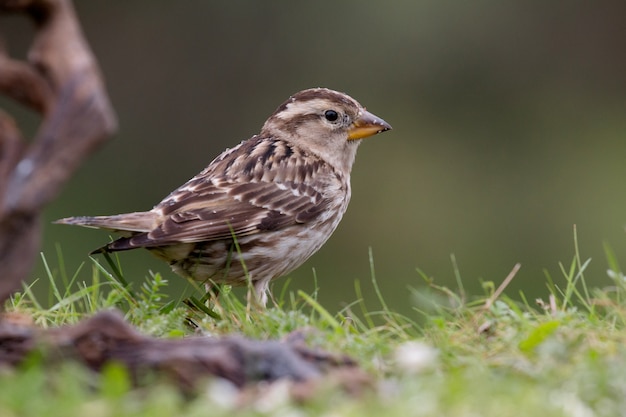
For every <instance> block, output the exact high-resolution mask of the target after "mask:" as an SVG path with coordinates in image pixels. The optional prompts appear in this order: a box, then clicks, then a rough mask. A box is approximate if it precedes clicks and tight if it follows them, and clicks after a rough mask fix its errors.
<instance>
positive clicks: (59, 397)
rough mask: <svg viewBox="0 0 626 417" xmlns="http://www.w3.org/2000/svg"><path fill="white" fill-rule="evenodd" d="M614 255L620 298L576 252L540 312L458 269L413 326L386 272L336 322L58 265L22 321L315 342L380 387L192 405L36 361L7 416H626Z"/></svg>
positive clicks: (286, 297)
mask: <svg viewBox="0 0 626 417" xmlns="http://www.w3.org/2000/svg"><path fill="white" fill-rule="evenodd" d="M605 252H606V254H607V264H608V270H609V277H610V278H611V279H612V280H613V285H612V286H611V287H610V288H605V289H597V288H589V287H588V285H587V283H586V281H587V280H586V278H585V273H586V269H587V268H588V265H589V261H587V260H584V259H583V258H581V255H580V253H579V251H578V244H577V242H576V241H575V255H574V257H573V259H572V261H571V262H569V263H567V264H562V265H561V268H560V275H559V276H554V277H553V276H550V275H549V274H547V273H546V295H545V298H543V299H541V300H537V301H535V300H527V299H525V297H524V296H523V294H522V296H521V297H520V299H518V300H514V299H512V298H510V297H509V296H508V295H507V294H506V286H507V285H508V283H509V282H510V281H511V280H512V279H514V275H515V270H514V271H512V273H511V275H510V276H509V277H508V278H507V280H505V281H504V282H503V283H501V284H499V283H491V282H487V283H484V288H485V293H484V294H482V295H481V296H475V297H472V296H470V295H468V294H466V292H465V290H464V289H463V280H462V276H461V273H460V272H459V271H458V268H456V267H455V274H456V277H457V286H458V288H457V289H456V290H451V289H449V288H445V287H441V286H438V285H437V284H436V282H433V281H432V280H431V279H430V278H428V277H427V276H426V275H425V274H423V273H421V272H419V274H418V275H421V276H422V278H423V279H424V280H425V282H426V283H427V285H428V286H429V289H430V290H429V292H427V293H428V294H430V296H429V297H427V298H424V297H422V300H421V301H422V302H420V303H419V305H420V307H419V308H417V307H416V309H415V314H414V316H413V317H405V316H400V315H398V314H395V313H394V312H393V311H392V310H391V309H390V308H389V307H388V305H387V304H386V302H385V300H384V298H383V297H382V296H381V293H380V291H379V290H378V288H377V284H376V279H375V275H374V273H373V272H372V281H371V282H370V283H357V285H356V286H355V288H356V291H355V302H354V303H352V304H351V305H349V306H347V307H346V308H344V309H343V310H342V311H340V312H338V313H336V314H333V313H330V312H329V311H328V310H326V309H325V308H324V306H322V305H320V303H319V302H318V301H317V297H316V293H313V294H306V293H303V292H300V291H293V290H291V289H290V288H289V286H288V285H286V286H285V288H284V289H282V290H281V289H280V288H278V289H276V288H275V293H277V295H276V297H277V302H276V305H272V306H270V307H269V308H268V309H267V310H265V311H262V310H259V309H256V308H249V307H248V306H247V305H246V303H245V297H238V296H236V295H234V294H233V292H230V291H228V289H227V290H226V291H225V292H224V293H223V294H222V295H221V301H220V306H216V307H214V309H213V312H214V313H217V314H219V318H216V317H217V316H216V315H215V314H213V316H211V315H207V314H205V313H204V312H202V311H199V310H195V309H192V310H190V309H189V308H187V307H186V306H185V304H184V303H182V300H171V299H169V298H168V296H166V295H165V293H164V289H165V286H166V285H167V282H166V281H165V280H164V279H163V278H162V277H160V276H159V275H151V276H150V277H149V278H148V279H146V280H145V282H144V283H142V284H136V285H138V287H131V288H130V289H129V288H128V287H126V286H124V285H123V284H122V283H120V281H119V279H118V278H116V277H115V276H114V275H113V274H111V273H110V272H108V271H110V270H112V268H111V266H110V265H107V266H106V267H104V266H103V265H102V264H100V263H99V262H98V261H96V260H92V264H91V265H90V266H89V267H88V266H84V267H83V268H82V269H81V270H80V271H77V272H76V273H74V274H71V275H70V274H67V273H66V272H65V271H64V267H63V262H62V256H59V261H58V265H57V266H56V267H54V268H52V267H50V268H47V269H48V280H49V284H50V286H51V288H52V290H51V291H50V298H49V299H47V300H45V302H44V301H40V300H38V299H37V298H36V296H35V295H34V293H33V291H32V288H30V287H29V288H25V289H24V291H23V292H21V293H19V294H16V295H15V297H13V298H12V299H11V300H10V302H8V303H7V309H8V310H9V311H14V312H18V313H21V314H25V315H27V316H30V317H32V319H33V320H34V321H35V323H36V324H37V325H39V326H42V327H51V326H58V325H62V324H67V323H76V322H77V321H79V320H80V319H81V318H83V317H85V316H87V315H90V314H93V313H94V312H96V311H98V310H102V309H107V308H118V309H120V310H122V311H123V312H124V314H125V315H126V318H127V320H128V321H129V322H131V323H133V324H134V325H135V326H137V327H138V328H139V329H140V330H141V331H142V332H145V333H147V334H152V335H155V336H159V337H182V336H185V335H191V334H193V333H201V334H202V333H204V334H217V335H220V334H230V333H238V334H244V335H246V336H249V337H253V338H260V339H279V338H281V337H284V336H285V335H287V334H289V333H290V332H292V331H295V330H298V329H309V331H308V334H309V335H310V343H312V344H313V345H316V346H320V347H323V348H324V349H326V350H329V351H336V352H344V353H347V354H349V355H351V356H352V357H354V358H356V359H357V360H358V362H359V363H360V364H361V366H362V367H363V368H364V369H365V370H366V371H367V372H368V373H369V374H370V375H371V377H372V386H371V387H370V388H369V389H367V392H366V393H365V394H363V395H361V396H358V397H354V396H351V395H349V394H347V393H345V392H343V391H342V390H340V389H338V388H337V384H336V383H334V382H332V381H328V383H327V384H322V385H321V386H319V387H318V388H317V390H316V391H315V393H314V394H313V395H312V397H311V399H309V400H307V401H305V402H299V401H295V400H293V399H292V398H291V397H290V396H289V395H288V394H287V392H288V389H289V386H288V384H286V383H278V384H274V385H271V386H268V385H265V386H261V387H257V388H256V389H250V390H249V392H247V393H246V395H245V396H239V395H238V394H237V393H235V392H234V390H233V389H232V387H230V386H229V385H228V384H226V383H224V382H221V381H218V380H212V381H207V385H206V388H205V389H203V390H201V392H200V394H199V395H198V396H197V397H195V398H192V399H189V398H183V397H182V396H181V395H180V394H179V392H178V391H177V390H176V389H174V388H173V387H171V386H168V385H167V384H165V383H163V384H157V385H156V386H150V387H143V388H140V389H132V388H131V387H130V384H129V383H128V379H127V376H126V373H125V370H124V369H122V368H120V367H116V366H111V367H109V368H108V369H107V370H106V372H104V373H103V374H102V375H93V374H90V373H89V372H87V371H85V370H84V369H81V368H80V367H78V366H77V365H73V364H65V365H57V366H54V367H50V366H47V367H44V366H42V364H41V360H39V359H38V358H31V359H30V360H29V361H27V363H25V364H23V365H22V366H21V367H20V368H19V369H18V370H15V371H6V370H5V371H3V372H0V415H1V416H38V417H39V416H74V415H75V416H84V415H90V416H127V415H128V416H152V417H153V416H157V417H158V416H174V415H175V416H196V415H197V416H201V415H209V414H210V415H217V416H221V415H223V416H232V415H242V416H248V415H250V416H252V415H290V416H292V415H294V416H304V415H327V416H339V415H341V416H343V415H346V416H352V415H353V416H380V415H385V416H407V415H419V416H442V415H450V416H498V417H502V416H523V415H532V413H536V414H537V415H538V414H539V413H541V415H549V416H573V417H579V416H580V417H587V416H596V415H598V416H616V415H626V378H625V377H624V375H626V332H625V324H626V301H625V300H626V280H625V277H624V274H623V273H622V271H621V269H620V267H619V265H618V263H617V261H616V257H615V255H614V254H613V253H612V251H611V250H610V248H609V247H606V248H605ZM114 261H115V260H114ZM44 262H46V261H45V259H44ZM453 264H454V259H453ZM46 265H47V263H46ZM87 269H89V271H87ZM113 269H114V268H113ZM372 271H373V268H372ZM120 274H121V273H120ZM85 276H86V277H87V278H84V277H85ZM39 284H40V283H35V284H33V285H39ZM363 285H373V286H374V289H375V290H376V291H375V292H376V294H378V298H377V299H376V300H363V299H362V296H361V286H363ZM277 290H278V291H277ZM423 293H424V292H423V291H422V292H420V294H423ZM195 295H196V296H197V297H200V295H199V293H196V294H195ZM372 305H377V307H374V308H372V307H371V306H372ZM190 317H191V319H192V322H193V323H194V326H189V324H188V323H189V321H188V319H189V318H190Z"/></svg>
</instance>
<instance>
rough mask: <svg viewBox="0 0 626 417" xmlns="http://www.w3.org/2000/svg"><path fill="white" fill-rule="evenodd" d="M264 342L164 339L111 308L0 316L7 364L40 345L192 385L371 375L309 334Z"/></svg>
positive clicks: (0, 360) (45, 350)
mask: <svg viewBox="0 0 626 417" xmlns="http://www.w3.org/2000/svg"><path fill="white" fill-rule="evenodd" d="M298 336H299V335H298V334H296V335H295V336H294V337H290V338H287V339H286V340H284V341H257V340H251V339H247V338H244V337H241V336H225V337H219V338H218V337H199V336H194V337H188V338H183V339H159V338H153V337H148V336H144V335H142V334H140V333H139V332H137V331H136V330H135V329H133V328H132V327H131V326H130V325H128V324H127V323H126V322H125V321H124V320H123V319H122V316H121V314H119V313H118V312H115V311H103V312H100V313H98V314H96V315H95V316H93V317H92V318H90V319H87V320H84V321H82V322H80V323H79V324H77V325H74V326H65V327H60V328H56V329H50V330H41V329H36V328H33V327H30V326H28V325H21V324H15V323H13V322H12V321H11V320H2V321H0V367H2V366H15V365H17V364H19V363H20V362H21V361H22V360H23V359H24V358H26V357H27V356H28V355H30V354H32V353H33V352H34V351H37V352H38V354H39V355H40V356H42V357H43V358H44V359H47V361H48V362H53V363H58V362H59V361H62V360H68V361H69V360H73V361H78V362H80V363H82V364H84V365H86V366H87V367H89V368H90V369H92V370H94V371H100V370H102V369H103V367H105V366H106V365H107V364H110V363H116V364H123V365H125V367H126V368H127V369H128V370H129V372H130V375H131V376H132V378H133V380H134V382H135V383H136V384H137V385H141V381H142V380H145V378H144V377H145V376H146V375H159V376H165V377H166V378H168V379H169V380H170V381H172V382H173V383H175V384H176V385H177V386H179V387H180V388H181V389H182V390H183V391H184V392H193V390H194V388H196V387H197V386H198V382H200V381H204V380H205V379H206V378H207V377H219V378H224V379H226V380H228V381H230V382H232V383H233V384H234V385H235V386H237V387H239V388H244V387H246V386H249V384H252V383H257V382H262V381H263V382H273V381H276V380H279V379H289V380H291V381H293V382H294V383H311V382H314V381H318V380H320V379H321V378H322V377H324V376H326V375H328V374H332V373H333V372H335V371H341V372H342V376H343V379H342V381H340V384H341V385H342V386H344V387H345V388H346V389H348V390H350V391H354V387H355V386H358V387H360V388H362V387H363V386H364V385H366V382H367V381H369V379H368V378H367V377H366V374H365V373H364V372H363V371H362V370H361V369H360V368H359V367H358V366H357V365H356V363H355V362H354V361H353V360H352V359H351V358H349V357H347V356H345V355H333V354H330V353H328V352H325V351H322V350H319V349H311V348H309V347H307V346H306V345H305V343H304V338H303V337H298Z"/></svg>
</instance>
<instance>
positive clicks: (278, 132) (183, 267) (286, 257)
mask: <svg viewBox="0 0 626 417" xmlns="http://www.w3.org/2000/svg"><path fill="white" fill-rule="evenodd" d="M390 129H391V126H390V125H389V124H388V123H387V122H385V121H384V120H383V119H381V118H379V117H377V116H375V115H374V114H372V113H370V112H368V111H366V110H365V107H363V106H361V105H360V104H359V103H358V102H357V101H356V100H354V99H353V98H352V97H350V96H348V95H347V94H343V93H340V92H337V91H333V90H329V89H326V88H313V89H308V90H303V91H300V92H298V93H296V94H294V95H292V96H291V97H289V98H288V99H287V100H286V101H285V102H284V103H282V104H281V105H280V106H279V107H278V108H277V109H276V111H274V113H273V114H272V115H271V116H270V117H269V118H268V119H267V121H266V122H265V123H264V124H263V127H262V128H261V131H260V133H259V134H258V135H254V136H252V137H251V138H250V139H248V140H245V141H243V142H241V143H240V144H239V145H237V146H235V147H234V148H232V149H226V150H225V151H224V152H222V153H221V154H220V155H219V156H217V158H215V159H214V160H213V162H211V163H210V164H209V165H208V166H207V167H206V168H205V169H204V170H203V171H202V172H200V173H199V174H198V175H196V176H195V177H193V178H192V179H190V180H189V181H187V182H186V183H185V184H183V185H182V186H181V187H179V188H178V189H176V190H174V191H173V192H172V193H170V194H169V195H168V196H167V197H165V198H164V199H163V200H162V201H161V202H160V203H159V204H157V205H156V206H154V208H152V210H149V211H141V212H134V213H125V214H118V215H112V216H95V217H88V216H83V217H68V218H64V219H60V220H57V221H56V223H60V224H70V225H79V226H84V227H91V228H97V229H105V230H109V231H112V232H115V233H119V234H120V235H121V237H120V238H118V239H117V240H114V241H112V242H110V243H108V244H106V245H104V246H102V247H101V248H98V249H96V250H94V251H92V252H91V254H94V253H103V252H117V251H125V250H129V249H135V248H145V249H147V250H149V251H150V252H152V253H153V254H154V255H156V256H157V257H159V258H161V259H163V260H165V261H167V262H168V263H169V264H170V266H171V268H172V270H173V271H174V272H175V273H177V274H178V275H181V276H183V277H186V278H191V279H193V280H196V281H200V282H204V283H205V284H207V285H213V284H229V285H233V286H238V285H247V284H248V283H250V284H251V285H252V286H253V288H254V292H255V294H256V298H257V300H258V302H259V303H260V304H261V305H265V304H266V303H267V297H268V295H267V293H268V289H269V284H270V282H271V281H272V280H274V279H275V278H278V277H281V276H284V275H286V274H288V273H290V272H291V271H293V270H294V269H296V268H298V267H299V266H300V265H302V264H303V263H304V262H305V261H306V260H307V259H308V258H309V257H310V256H311V255H313V254H314V253H315V252H316V251H317V250H318V249H320V247H322V245H323V244H324V243H325V242H326V241H327V240H328V238H329V237H330V236H331V234H332V233H333V232H334V231H335V229H336V228H337V225H338V224H339V222H340V221H341V218H342V217H343V215H344V213H345V211H346V209H347V207H348V203H349V201H350V195H351V188H350V172H351V170H352V165H353V163H354V160H355V156H356V152H357V148H358V147H359V145H360V144H361V139H363V138H366V137H368V136H372V135H375V134H377V133H380V132H384V131H387V130H390ZM209 288H210V287H209Z"/></svg>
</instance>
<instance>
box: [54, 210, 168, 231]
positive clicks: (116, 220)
mask: <svg viewBox="0 0 626 417" xmlns="http://www.w3.org/2000/svg"><path fill="white" fill-rule="evenodd" d="M156 220H157V214H156V213H154V212H152V211H143V212H136V213H126V214H118V215H115V216H93V217H90V216H78V217H66V218H65V219H60V220H57V221H55V222H54V223H56V224H71V225H76V226H83V227H91V228H94V229H105V230H110V231H112V232H116V233H120V234H122V235H126V236H129V235H132V234H134V233H141V232H149V231H150V230H152V229H153V228H154V227H155V223H156Z"/></svg>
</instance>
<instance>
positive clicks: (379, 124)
mask: <svg viewBox="0 0 626 417" xmlns="http://www.w3.org/2000/svg"><path fill="white" fill-rule="evenodd" d="M387 130H391V125H390V124H389V123H387V122H385V121H384V120H383V119H381V118H380V117H378V116H376V115H374V114H372V113H370V112H368V111H365V110H364V111H363V114H361V117H359V118H358V119H356V120H355V121H354V122H352V125H351V126H350V129H349V130H348V140H356V139H363V138H366V137H368V136H372V135H375V134H377V133H380V132H385V131H387Z"/></svg>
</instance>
